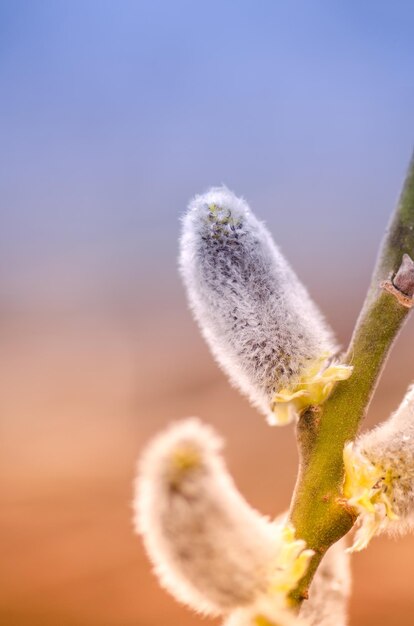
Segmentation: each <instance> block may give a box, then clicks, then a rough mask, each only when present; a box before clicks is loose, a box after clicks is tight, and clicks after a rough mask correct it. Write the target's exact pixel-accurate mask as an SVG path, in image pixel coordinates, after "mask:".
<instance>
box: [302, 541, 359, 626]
mask: <svg viewBox="0 0 414 626" xmlns="http://www.w3.org/2000/svg"><path fill="white" fill-rule="evenodd" d="M349 560H350V557H349V554H348V553H347V551H346V540H345V539H341V540H340V541H338V542H337V543H335V544H334V545H333V546H332V547H331V548H329V550H328V552H327V553H326V555H325V556H324V558H323V560H322V562H321V564H320V566H319V568H318V569H317V571H316V574H315V578H314V579H313V581H312V584H311V587H310V590H309V600H306V601H305V602H304V603H303V605H302V609H301V611H300V616H301V617H302V618H304V619H306V622H307V624H308V625H309V626H346V625H347V623H348V619H347V605H348V598H349V595H350V592H351V570H350V563H349Z"/></svg>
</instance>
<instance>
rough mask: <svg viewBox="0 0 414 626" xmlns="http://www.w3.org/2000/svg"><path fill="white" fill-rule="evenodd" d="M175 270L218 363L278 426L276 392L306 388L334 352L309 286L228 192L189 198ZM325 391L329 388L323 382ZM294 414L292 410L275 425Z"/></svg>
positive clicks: (215, 191)
mask: <svg viewBox="0 0 414 626" xmlns="http://www.w3.org/2000/svg"><path fill="white" fill-rule="evenodd" d="M180 269H181V274H182V277H183V279H184V283H185V286H186V288H187V293H188V298H189V301H190V304H191V308H192V310H193V313H194V317H195V318H196V320H197V322H198V324H199V326H200V328H201V331H202V333H203V335H204V337H205V339H206V341H207V343H208V345H209V346H210V349H211V351H212V353H213V355H214V356H215V358H216V360H217V361H218V363H219V364H220V366H221V367H222V368H223V369H224V371H225V372H226V373H227V374H228V375H229V377H230V379H231V381H232V383H233V384H235V385H236V386H237V387H239V388H240V390H241V391H242V392H243V393H245V394H247V395H248V397H249V398H250V400H251V401H252V402H253V403H254V405H255V406H256V407H258V408H259V410H260V411H262V412H263V413H264V414H265V415H266V416H267V418H268V420H269V421H270V422H271V423H272V422H274V421H277V419H276V420H275V418H274V412H273V408H274V398H275V394H277V393H278V392H280V391H282V390H285V395H286V390H287V391H288V392H290V391H296V386H297V385H300V384H301V383H302V382H304V383H305V386H306V384H307V381H306V375H307V372H308V370H309V369H312V368H313V369H314V370H315V363H316V364H317V369H316V374H317V373H318V371H319V370H323V369H324V367H325V364H326V363H327V362H328V359H329V357H331V356H332V355H333V354H334V353H335V352H336V351H337V346H336V343H335V340H334V338H333V335H332V332H331V330H330V329H329V328H328V326H327V324H326V322H325V320H324V319H323V317H322V316H321V314H320V313H319V311H318V309H317V308H316V306H315V304H314V303H313V302H312V300H311V299H310V297H309V295H308V293H307V291H306V289H305V288H304V287H303V285H302V284H301V283H300V281H299V280H298V278H297V276H296V275H295V273H294V272H293V270H292V269H291V268H290V266H289V265H288V263H287V261H286V260H285V258H284V257H283V256H282V254H281V253H280V251H279V250H278V248H277V247H276V246H275V244H274V242H273V240H272V238H271V236H270V234H269V232H268V231H267V229H266V228H265V226H264V225H263V223H261V222H259V221H258V220H257V219H256V217H255V216H254V215H253V213H252V212H251V211H250V209H249V207H248V205H247V204H246V202H245V201H244V200H243V199H241V198H237V197H236V196H235V195H234V194H233V193H232V192H231V191H229V190H228V189H226V188H225V187H220V188H213V189H211V190H210V191H209V192H207V193H206V194H204V195H200V196H196V197H195V198H194V199H193V200H192V201H191V203H190V205H189V209H188V212H187V213H186V215H185V216H184V219H183V232H182V237H181V252H180ZM314 373H315V372H314ZM337 379H338V378H337ZM322 387H323V388H324V389H325V388H328V387H327V386H326V381H324V382H323V383H321V388H322ZM303 394H304V392H302V395H303ZM288 395H289V394H288ZM295 399H296V398H295ZM281 401H282V402H286V399H285V398H283V397H282V396H281ZM302 403H303V402H302ZM309 404H311V402H307V405H309ZM305 405H306V402H305ZM294 414H295V411H294V410H290V411H289V412H288V414H287V415H286V418H283V419H282V420H280V421H290V420H291V419H292V418H293V417H294Z"/></svg>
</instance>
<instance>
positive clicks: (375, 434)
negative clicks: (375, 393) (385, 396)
mask: <svg viewBox="0 0 414 626" xmlns="http://www.w3.org/2000/svg"><path fill="white" fill-rule="evenodd" d="M354 450H355V451H356V452H357V453H359V454H361V455H363V457H364V458H365V459H367V460H368V461H369V463H370V464H371V465H372V466H373V467H375V468H377V469H378V471H379V472H380V477H379V480H378V481H377V483H376V485H375V489H376V490H377V492H378V493H379V490H380V489H382V491H383V493H384V495H385V497H386V498H387V503H389V506H390V508H391V509H392V512H393V513H394V516H391V519H389V520H388V519H387V520H386V522H387V523H384V524H382V525H381V527H380V528H379V529H378V532H380V531H383V530H386V531H388V532H391V533H392V532H396V533H403V532H405V531H407V530H411V529H412V528H413V525H414V386H411V387H410V388H409V389H408V391H407V393H406V395H405V397H404V399H403V401H402V402H401V404H400V406H399V407H398V409H397V410H396V411H395V412H394V413H393V414H392V415H391V417H390V418H389V419H388V420H386V421H385V422H383V423H382V424H380V425H379V426H377V427H376V428H373V429H372V430H371V431H368V432H367V433H364V434H363V435H361V436H360V437H359V438H358V439H357V440H356V442H355V443H354ZM374 502H375V496H374ZM397 518H398V519H397Z"/></svg>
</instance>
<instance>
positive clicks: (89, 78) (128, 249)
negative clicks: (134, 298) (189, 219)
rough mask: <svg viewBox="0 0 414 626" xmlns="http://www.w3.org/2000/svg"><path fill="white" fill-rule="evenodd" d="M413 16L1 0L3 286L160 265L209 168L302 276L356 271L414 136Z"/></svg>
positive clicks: (395, 9)
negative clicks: (238, 197) (264, 225)
mask: <svg viewBox="0 0 414 626" xmlns="http://www.w3.org/2000/svg"><path fill="white" fill-rule="evenodd" d="M413 32H414V4H413V3H412V2H409V1H407V2H404V1H402V0H399V1H397V2H384V1H365V2H363V3H361V2H356V1H350V2H339V1H333V2H331V1H328V0H324V1H321V0H315V1H312V2H311V1H305V0H302V1H293V2H290V1H289V2H288V1H284V2H272V1H261V2H257V1H256V2H253V1H237V2H236V1H226V2H222V1H221V2H218V1H215V0H213V1H209V2H191V1H186V0H177V1H173V2H170V1H159V0H158V1H157V0H151V1H135V2H132V1H131V2H130V1H127V0H121V1H119V2H115V1H108V0H101V1H99V2H98V1H95V2H92V1H91V0H86V1H85V0H82V1H79V0H70V1H69V0H67V1H65V2H63V1H62V0H53V1H52V0H42V1H40V0H30V1H29V0H27V1H21V0H13V1H8V0H1V2H0V93H1V98H0V137H1V153H0V154H1V157H0V158H1V163H0V165H1V167H0V185H1V197H2V207H3V210H2V219H1V222H2V226H1V229H0V250H1V252H0V259H1V260H2V263H1V266H2V270H1V280H0V288H1V292H2V296H3V301H4V300H6V302H8V303H9V305H10V304H12V305H13V306H26V305H27V302H26V300H27V299H29V300H30V299H31V300H39V301H44V302H45V303H46V305H47V306H49V305H51V304H52V303H53V302H55V303H56V302H58V301H59V302H61V300H62V298H65V297H66V298H69V299H70V298H72V299H73V298H75V297H76V295H77V296H78V297H79V298H81V299H82V298H85V297H87V295H88V294H89V296H90V295H91V293H93V292H96V293H98V292H99V290H100V289H101V288H103V289H107V288H109V285H110V284H112V283H113V284H118V285H120V284H121V283H122V282H123V281H125V282H126V284H127V285H130V277H131V275H132V276H133V277H135V278H136V281H137V285H138V283H139V284H141V283H140V281H144V282H143V283H142V284H144V283H145V284H150V285H151V283H152V284H153V285H154V284H156V283H157V281H158V282H159V281H161V282H162V281H166V282H168V281H169V280H171V281H173V282H174V281H175V280H176V278H175V277H176V270H175V257H176V239H177V235H178V231H179V220H178V217H179V215H180V214H181V213H182V211H183V209H184V208H185V206H186V204H187V201H188V199H189V197H191V195H193V194H194V193H196V192H198V191H202V190H204V189H205V188H206V187H208V186H209V185H212V184H219V183H222V182H224V183H226V184H227V185H228V186H229V187H230V188H232V189H233V190H234V191H235V192H236V193H238V194H241V195H244V196H245V197H246V198H247V200H248V201H249V202H250V204H251V205H252V207H253V209H254V210H255V212H256V213H257V214H258V215H259V216H260V217H262V218H263V219H265V220H266V221H267V222H268V224H269V226H270V228H271V229H272V231H273V233H274V235H275V238H276V240H277V241H278V243H279V244H280V245H281V247H282V249H283V250H284V251H286V253H287V254H288V255H289V257H290V259H291V261H292V262H293V265H294V266H295V267H296V268H297V269H298V270H299V273H300V274H301V275H302V276H303V278H304V279H305V280H306V281H307V282H308V284H310V286H311V288H312V287H314V288H316V289H317V288H318V284H320V281H321V278H323V280H324V281H325V284H328V285H329V286H330V287H332V288H333V287H334V285H335V284H337V281H338V272H339V274H340V280H344V281H346V280H348V283H349V282H350V279H351V278H352V277H354V276H355V271H356V270H358V277H362V278H361V280H362V279H364V280H365V281H366V280H367V279H368V276H369V272H370V270H371V266H372V263H373V256H375V252H376V247H377V244H378V239H379V238H380V237H381V234H382V232H383V229H384V225H385V223H386V222H387V220H388V216H389V213H390V210H391V208H392V206H393V204H394V202H395V199H396V196H397V193H398V191H399V188H400V183H401V180H402V177H403V174H404V171H405V168H406V166H407V162H408V159H409V156H410V152H411V148H412V144H413V137H414V133H413V126H414V125H413V110H414V78H413V76H414V72H413V66H414V38H413V36H412V33H413ZM49 276H50V279H49ZM174 284H175V283H174ZM102 285H103V287H102ZM82 286H83V287H82ZM361 289H362V287H361ZM361 294H362V291H361Z"/></svg>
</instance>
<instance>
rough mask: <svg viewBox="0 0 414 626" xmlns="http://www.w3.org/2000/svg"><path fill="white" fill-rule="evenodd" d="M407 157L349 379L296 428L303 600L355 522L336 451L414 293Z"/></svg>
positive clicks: (413, 183) (348, 435)
mask: <svg viewBox="0 0 414 626" xmlns="http://www.w3.org/2000/svg"><path fill="white" fill-rule="evenodd" d="M413 258H414V156H413V158H412V160H411V163H410V166H409V169H408V174H407V177H406V181H405V184H404V187H403V190H402V193H401V196H400V200H399V203H398V205H397V208H396V210H395V213H394V216H393V218H392V220H391V223H390V225H389V227H388V229H387V231H386V234H385V238H384V241H383V244H382V247H381V250H380V254H379V257H378V261H377V264H376V267H375V270H374V274H373V277H372V281H371V285H370V288H369V290H368V294H367V297H366V300H365V303H364V306H363V308H362V311H361V314H360V316H359V319H358V321H357V324H356V327H355V330H354V333H353V336H352V339H351V342H350V345H349V348H348V351H347V353H346V355H345V358H344V362H345V363H348V364H351V365H353V368H354V369H353V374H352V376H351V377H350V378H349V379H348V380H347V381H343V382H340V383H337V386H336V388H335V389H334V392H333V393H332V395H331V396H330V397H329V399H328V400H327V401H326V402H325V403H324V404H323V405H322V406H320V407H311V408H310V409H309V410H307V411H306V412H305V413H304V414H303V415H302V416H301V419H300V421H299V424H298V433H297V434H298V445H299V451H300V457H301V463H300V469H299V476H298V480H297V484H296V489H295V493H294V496H293V501H292V505H291V511H290V517H291V520H292V522H293V524H294V526H295V529H296V535H297V537H298V538H301V539H304V540H305V541H306V543H307V546H308V547H309V548H312V549H313V550H314V551H315V556H314V557H313V560H312V562H311V565H310V567H309V570H308V573H307V575H306V576H305V577H304V578H303V579H302V581H301V582H300V584H299V586H298V588H297V589H296V590H295V591H294V592H293V593H292V594H291V601H292V604H299V603H300V602H301V601H302V600H303V599H304V598H306V597H307V590H308V588H309V584H310V582H311V580H312V578H313V575H314V573H315V571H316V569H317V567H318V565H319V563H320V561H321V559H322V556H323V554H324V553H325V552H326V550H327V549H328V548H329V547H330V546H331V545H332V544H333V543H335V542H336V541H338V540H339V539H340V538H341V537H342V536H343V535H345V534H346V533H347V532H348V531H349V530H350V529H351V527H352V526H353V524H354V522H355V519H356V516H355V513H354V511H353V510H352V509H351V508H350V507H348V506H347V505H346V502H345V501H344V499H343V497H342V485H343V479H344V466H343V457H342V455H343V448H344V445H345V443H346V442H347V441H349V440H353V439H354V438H355V436H356V434H357V432H358V429H359V426H360V424H361V421H362V420H363V418H364V417H365V415H366V412H367V409H368V406H369V404H370V401H371V398H372V395H373V393H374V391H375V388H376V385H377V382H378V379H379V376H380V374H381V371H382V369H383V366H384V364H385V361H386V359H387V356H388V354H389V352H390V350H391V347H392V345H393V343H394V341H395V339H396V337H397V335H398V333H399V331H400V329H401V328H402V325H403V323H404V321H405V320H406V318H407V315H408V313H409V311H410V307H411V305H412V296H413V293H414V263H413V261H412V260H411V259H413Z"/></svg>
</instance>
